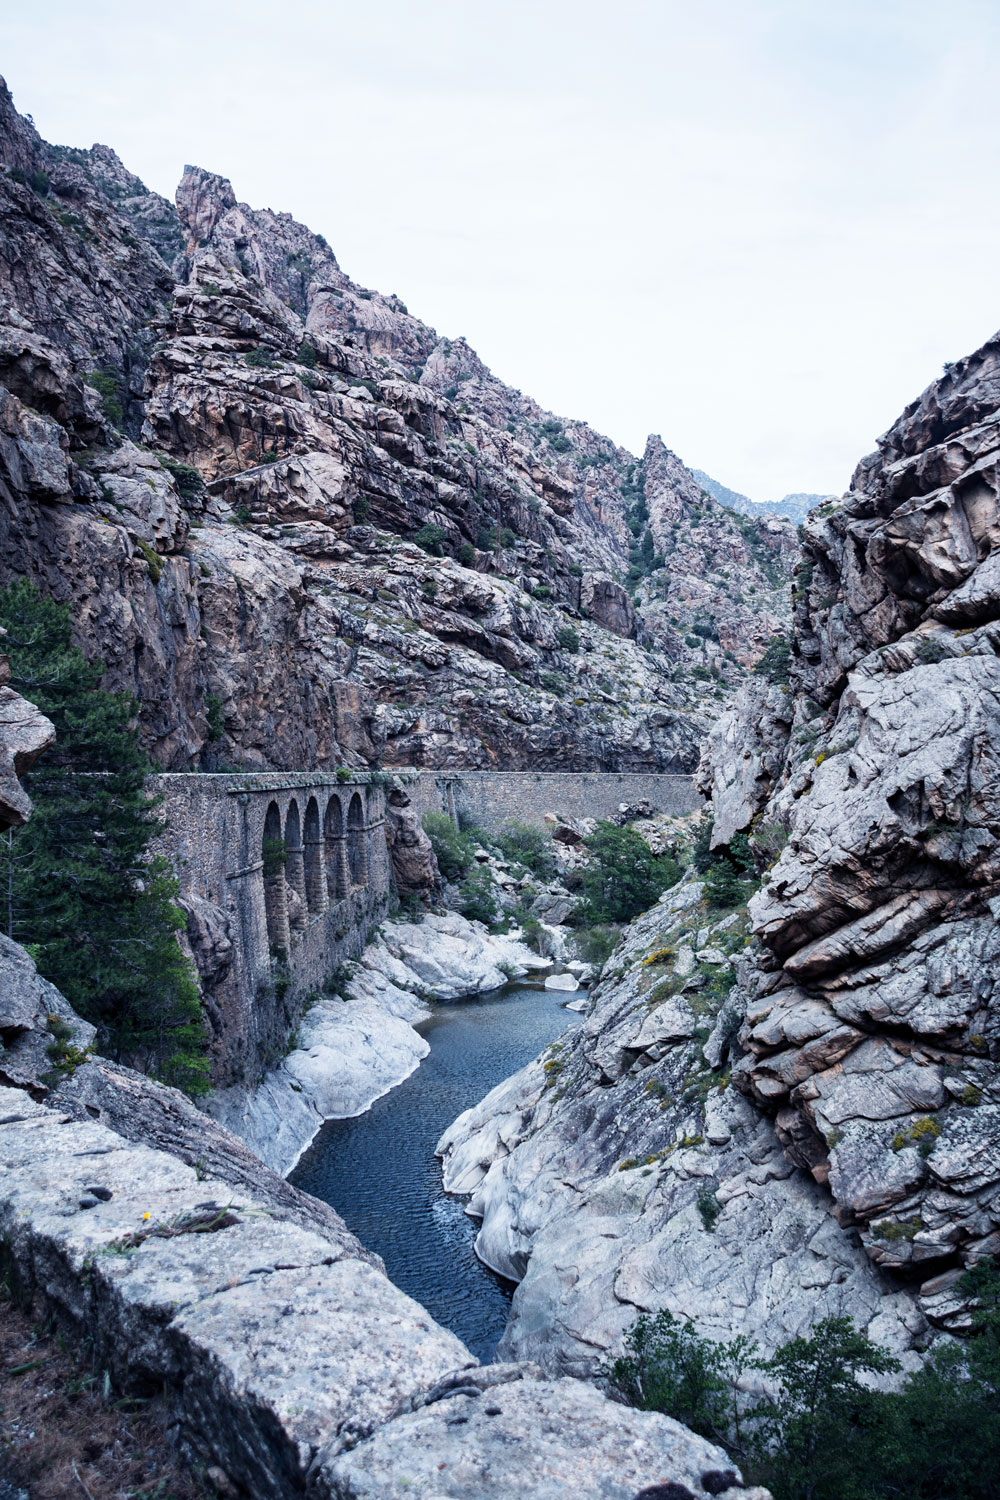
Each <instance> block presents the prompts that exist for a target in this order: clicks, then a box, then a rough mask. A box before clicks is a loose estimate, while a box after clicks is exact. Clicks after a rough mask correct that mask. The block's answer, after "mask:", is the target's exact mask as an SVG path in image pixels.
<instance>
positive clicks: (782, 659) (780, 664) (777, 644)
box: [753, 635, 792, 686]
mask: <svg viewBox="0 0 1000 1500" xmlns="http://www.w3.org/2000/svg"><path fill="white" fill-rule="evenodd" d="M791 662H792V643H791V641H789V640H786V638H785V637H784V636H781V635H773V636H772V637H771V639H770V640H769V641H768V643H767V646H766V647H765V648H764V654H763V656H762V657H761V658H760V661H758V662H757V663H756V665H755V666H754V669H753V670H754V673H755V674H756V676H758V677H766V678H767V680H768V682H773V683H777V684H779V685H781V686H787V685H788V683H789V682H790V681H791Z"/></svg>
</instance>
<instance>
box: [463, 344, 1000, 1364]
mask: <svg viewBox="0 0 1000 1500" xmlns="http://www.w3.org/2000/svg"><path fill="white" fill-rule="evenodd" d="M998 455H1000V338H994V339H991V340H990V341H988V342H987V343H986V344H985V345H984V346H983V348H981V349H979V350H977V351H976V352H975V353H974V354H972V355H970V356H969V357H968V358H966V359H964V360H961V361H959V362H958V363H957V364H955V365H953V366H950V367H949V368H948V369H947V370H946V371H945V373H944V375H943V376H942V377H941V378H940V379H939V380H937V381H935V382H934V384H933V385H931V386H930V387H929V388H928V389H927V390H926V391H925V392H924V394H923V395H922V396H921V397H920V398H919V399H918V400H916V401H915V402H914V403H913V404H912V405H911V406H909V407H908V408H907V410H906V411H905V412H904V413H903V415H902V417H901V418H900V419H899V421H898V422H897V423H895V424H894V426H893V427H892V428H890V430H889V431H888V432H887V433H886V434H885V436H884V437H883V438H882V439H881V440H880V442H879V447H878V451H877V453H875V454H873V455H871V456H870V457H868V458H866V459H865V460H863V462H862V463H861V464H860V466H859V468H858V470H857V472H856V474H855V476H854V480H853V488H852V490H851V491H850V493H849V494H847V495H846V496H845V497H844V498H843V499H842V500H837V501H828V502H825V503H824V504H823V505H821V506H820V507H819V508H818V509H816V510H814V511H813V512H812V513H811V514H810V516H809V518H808V520H807V522H806V523H805V528H804V548H803V560H802V563H801V565H800V567H799V569H798V572H797V575H796V584H795V632H794V636H793V638H792V640H791V642H790V643H789V647H788V649H787V651H786V653H784V655H783V654H782V653H780V652H779V653H775V654H774V656H773V658H772V661H771V664H770V666H769V669H768V672H767V674H766V675H763V676H759V677H756V678H754V679H753V680H752V682H751V683H750V684H749V685H748V686H747V688H745V689H744V692H743V695H742V697H741V699H740V701H738V703H737V704H736V705H735V706H734V707H733V708H731V709H730V710H729V711H727V712H726V713H724V714H723V715H722V717H721V718H720V720H719V722H718V724H717V725H716V727H715V728H714V730H713V732H712V735H711V739H710V743H709V747H708V753H707V755H706V761H705V766H704V768H703V775H702V786H703V789H704V790H706V791H709V792H711V795H712V798H713V805H714V812H715V828H714V840H715V846H716V850H717V855H716V857H717V859H719V860H720V861H721V860H723V859H724V857H725V854H724V851H725V846H726V845H727V844H728V843H729V841H730V840H731V839H732V838H733V835H734V834H735V833H736V832H738V831H745V832H747V833H748V834H749V836H750V844H751V848H752V850H753V852H754V857H755V860H756V864H757V872H758V878H759V880H760V889H759V890H758V891H757V893H756V894H755V895H753V898H752V899H751V900H750V901H749V905H748V906H747V905H746V896H747V895H748V894H749V891H748V888H747V886H746V885H744V886H743V891H744V901H743V902H742V903H740V902H739V899H738V896H736V895H734V894H733V892H732V890H729V891H728V893H726V892H723V893H721V894H720V893H719V892H718V890H717V888H713V886H712V884H711V882H709V883H706V882H705V881H704V880H702V879H699V878H697V877H696V876H695V875H694V873H693V872H690V873H689V874H688V876H687V877H686V878H685V880H684V881H683V882H682V883H681V884H680V885H679V886H678V887H676V888H675V889H674V890H673V891H672V892H669V893H667V895H665V896H664V897H663V898H662V899H661V901H660V902H659V903H658V904H657V906H655V907H654V908H653V909H652V910H651V911H649V912H647V913H646V914H645V915H643V916H642V917H640V918H639V919H638V920H637V921H636V922H635V923H633V924H632V926H631V927H630V928H628V929H627V930H626V933H625V935H624V938H623V941H622V944H621V945H620V947H619V948H618V950H617V951H616V952H615V953H614V954H613V955H612V957H611V958H610V959H609V960H608V962H607V964H606V965H605V967H604V970H603V972H602V974H601V978H600V982H599V984H597V985H596V986H595V988H594V989H593V991H592V998H591V1005H590V1008H589V1010H588V1013H587V1015H586V1018H585V1020H584V1022H583V1024H582V1025H581V1026H580V1028H579V1030H578V1031H577V1032H576V1033H575V1034H574V1035H572V1036H569V1037H567V1039H566V1040H565V1042H564V1044H562V1045H561V1046H557V1047H555V1048H552V1049H550V1050H549V1052H548V1053H547V1054H546V1055H545V1056H544V1057H543V1058H540V1059H538V1060H537V1062H536V1063H533V1064H532V1065H531V1066H530V1067H529V1068H527V1069H525V1070H524V1071H523V1073H521V1074H518V1075H517V1076H516V1077H515V1078H513V1079H511V1080H508V1081H507V1082H506V1083H505V1084H503V1085H501V1086H500V1087H499V1088H498V1089H496V1090H494V1091H493V1093H492V1094H491V1095H489V1096H488V1097H487V1099H486V1100H484V1101H482V1103H481V1104H480V1105H478V1106H476V1108H475V1109H473V1110H471V1111H469V1112H468V1113H467V1114H466V1115H465V1116H463V1117H462V1119H460V1120H459V1121H458V1122H456V1124H455V1125H454V1126H453V1127H452V1129H451V1130H450V1131H449V1132H448V1133H447V1134H446V1136H445V1137H444V1139H443V1140H442V1142H441V1145H440V1148H439V1149H440V1151H441V1154H442V1156H443V1158H444V1163H445V1182H446V1184H447V1185H448V1186H449V1187H451V1188H452V1189H453V1190H455V1191H459V1192H465V1193H469V1194H470V1195H471V1199H470V1211H471V1212H473V1213H475V1214H477V1215H479V1216H480V1217H481V1219H482V1228H481V1231H480V1234H479V1238H478V1241H477V1244H478V1247H479V1250H480V1253H481V1254H482V1256H483V1258H484V1259H485V1260H486V1261H487V1262H488V1263H489V1264H490V1265H493V1266H494V1267H495V1268H496V1269H498V1270H500V1271H502V1272H503V1273H504V1274H506V1275H512V1276H515V1277H518V1278H519V1279H520V1286H519V1288H518V1292H517V1294H516V1296H515V1299H514V1307H513V1314H512V1319H511V1323H510V1325H509V1328H508V1332H507V1335H506V1338H505V1342H504V1345H503V1347H504V1349H505V1350H506V1351H507V1353H516V1354H517V1356H518V1357H522V1358H523V1357H530V1358H539V1359H542V1360H544V1361H545V1362H546V1364H547V1366H548V1367H549V1368H552V1369H570V1370H573V1371H575V1372H585V1371H587V1370H592V1369H593V1368H594V1365H595V1362H596V1361H597V1360H598V1359H599V1358H600V1354H601V1351H603V1350H605V1349H609V1348H614V1347H615V1346H616V1344H617V1343H618V1341H619V1340H620V1338H621V1336H622V1333H623V1331H624V1329H625V1328H626V1327H627V1326H628V1324H629V1323H630V1322H631V1321H632V1319H633V1318H634V1317H635V1315H636V1313H637V1312H640V1311H653V1310H657V1309H659V1308H662V1307H666V1308H669V1309H671V1310H672V1311H674V1312H676V1313H678V1314H683V1315H686V1316H689V1317H692V1318H694V1320H695V1321H696V1323H697V1324H698V1325H699V1327H700V1328H701V1329H702V1330H704V1331H706V1332H708V1333H709V1334H711V1335H712V1336H714V1337H720V1338H729V1337H732V1336H733V1335H734V1334H736V1333H749V1334H751V1335H753V1336H755V1337H756V1338H757V1339H758V1340H759V1341H760V1342H761V1344H762V1345H763V1346H764V1347H765V1348H766V1349H773V1348H774V1347H775V1346H776V1345H777V1344H780V1343H781V1342H783V1341H784V1340H785V1339H787V1338H789V1337H790V1336H792V1335H795V1334H799V1333H804V1332H806V1331H807V1330H808V1329H809V1327H810V1326H811V1325H812V1324H814V1323H815V1322H816V1321H817V1320H818V1319H820V1318H822V1317H824V1316H827V1315H830V1314H838V1315H839V1314H850V1315H851V1316H852V1317H854V1318H855V1319H856V1321H857V1322H858V1323H859V1325H860V1326H861V1327H863V1328H864V1329H865V1330H866V1331H867V1333H868V1334H869V1336H870V1337H872V1338H873V1339H875V1340H876V1341H877V1342H879V1343H882V1344H884V1345H886V1346H888V1347H890V1348H892V1349H893V1350H894V1351H895V1352H896V1353H897V1354H898V1355H900V1357H901V1358H902V1359H903V1361H904V1365H906V1364H909V1366H910V1367H911V1368H912V1366H913V1364H914V1362H916V1361H918V1360H919V1357H920V1353H921V1351H922V1350H924V1349H925V1348H926V1347H927V1346H928V1344H929V1343H930V1342H931V1341H932V1340H933V1339H934V1338H935V1337H936V1336H937V1335H938V1334H939V1332H940V1331H941V1330H946V1331H948V1332H955V1333H961V1332H962V1331H964V1330H967V1329H968V1328H969V1327H970V1325H971V1322H972V1317H973V1314H972V1309H971V1307H970V1304H969V1302H968V1299H967V1297H966V1295H965V1294H964V1293H963V1292H962V1290H961V1287H960V1285H959V1282H960V1279H961V1276H962V1273H963V1271H964V1270H965V1269H966V1268H967V1267H970V1266H972V1265H974V1264H975V1263H976V1262H977V1261H979V1260H982V1259H984V1258H985V1257H989V1256H995V1255H996V1254H997V1253H998V1251H1000V1156H998V1151H997V1145H998V1142H1000V1081H998V1076H997V1063H998V1060H1000V1004H998V972H1000V970H998V958H1000V863H998V859H1000V809H998V803H997V789H998V787H1000V776H998V766H997V750H996V747H997V744H998V742H1000V719H998V715H1000V664H998V651H1000V568H998V558H1000V510H998V496H1000V469H998Z"/></svg>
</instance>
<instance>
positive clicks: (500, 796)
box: [396, 771, 705, 832]
mask: <svg viewBox="0 0 1000 1500" xmlns="http://www.w3.org/2000/svg"><path fill="white" fill-rule="evenodd" d="M396 774H397V775H398V776H400V778H401V779H405V780H406V783H407V785H406V790H407V792H408V793H409V796H410V799H411V801H412V803H413V805H414V807H415V808H416V809H417V811H418V812H419V813H420V814H421V815H422V814H423V813H425V812H448V813H450V814H451V815H452V816H453V817H455V816H457V817H459V818H463V819H467V820H468V821H470V822H473V823H476V824H477V825H478V826H479V827H481V828H486V829H488V830H490V831H491V832H496V831H498V830H499V829H500V828H501V827H502V826H503V824H504V823H510V822H517V823H533V824H537V825H539V826H541V825H543V824H544V822H545V819H546V817H547V816H549V817H559V818H569V819H577V818H611V817H613V816H614V814H615V813H616V812H617V811H618V809H619V807H620V806H621V805H622V803H628V804H633V803H636V802H644V801H645V802H650V803H652V805H653V807H654V808H656V809H657V811H659V812H665V813H674V814H677V815H681V814H684V813H692V812H698V811H699V810H700V809H701V808H702V807H703V806H704V805H705V802H704V798H703V797H702V796H701V794H700V793H699V792H697V791H696V790H695V786H694V778H693V777H691V776H681V775H677V776H673V775H667V774H665V773H656V772H645V771H414V772H411V773H405V772H404V773H399V772H397V773H396Z"/></svg>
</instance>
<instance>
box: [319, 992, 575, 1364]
mask: <svg viewBox="0 0 1000 1500" xmlns="http://www.w3.org/2000/svg"><path fill="white" fill-rule="evenodd" d="M566 999H567V996H566V994H565V993H561V992H559V991H558V990H544V989H539V988H535V987H533V986H530V985H524V984H509V985H505V986H504V988H503V989H500V990H494V991H492V992H491V993H490V994H487V995H480V996H476V997H474V998H470V999H467V1000H454V1001H450V1002H448V1003H439V1004H436V1005H435V1006H434V1014H433V1016H432V1017H431V1019H430V1020H429V1021H426V1022H424V1024H423V1025H422V1026H421V1027H420V1028H419V1030H420V1031H422V1032H423V1034H424V1036H425V1037H426V1038H427V1040H428V1042H429V1043H430V1049H431V1050H430V1052H429V1054H428V1055H427V1057H425V1058H424V1060H423V1062H422V1063H421V1064H420V1066H419V1067H418V1068H417V1070H416V1072H414V1073H412V1074H411V1075H410V1077H409V1078H408V1079H406V1081H405V1082H404V1083H402V1084H400V1085H399V1087H398V1088H395V1089H392V1090H391V1091H390V1092H389V1093H388V1094H386V1095H384V1096H383V1098H381V1099H378V1100H376V1102H375V1103H374V1104H373V1105H372V1107H371V1109H370V1110H368V1111H367V1113H366V1114H363V1115H359V1116H358V1117H357V1118H356V1119H353V1120H329V1121H327V1123H326V1124H325V1125H324V1126H323V1128H322V1129H321V1131H320V1133H319V1135H318V1136H317V1137H316V1139H315V1140H314V1142H313V1144H312V1145H311V1147H310V1148H309V1150H308V1151H307V1152H306V1153H305V1155H304V1156H303V1157H302V1159H301V1161H300V1162H299V1164H298V1166H297V1167H296V1168H295V1170H294V1172H293V1173H292V1175H291V1181H292V1182H294V1183H295V1185H296V1187H300V1188H303V1189H304V1190H305V1191H306V1192H307V1193H312V1194H313V1196H314V1197H316V1198H321V1199H323V1201H324V1202H325V1203H329V1204H330V1205H331V1206H332V1207H333V1208H335V1209H336V1210H337V1212H338V1213H339V1214H340V1215H341V1216H342V1217H343V1219H344V1220H345V1222H346V1223H347V1225H348V1227H349V1228H351V1229H352V1230H353V1231H354V1233H355V1234H356V1235H357V1236H358V1238H359V1239H360V1240H361V1242H362V1244H364V1245H366V1246H367V1247H368V1249H370V1250H375V1251H377V1253H378V1254H379V1255H381V1257H382V1259H383V1260H384V1261H385V1267H386V1270H387V1271H388V1273H389V1275H390V1277H391V1278H392V1280H393V1281H394V1282H395V1284H396V1286H398V1287H399V1288H400V1289H401V1290H402V1291H404V1292H407V1293H409V1295H410V1296H411V1297H415V1298H416V1300H417V1301H418V1302H420V1303H421V1304H422V1305H423V1306H424V1307H426V1309H427V1311H428V1312H429V1313H430V1314H431V1315H432V1316H433V1317H434V1318H435V1319H436V1320H437V1321H438V1322H439V1323H442V1324H443V1325H444V1326H445V1327H446V1328H450V1329H451V1330H452V1331H453V1332H454V1333H457V1334H458V1336H459V1338H460V1339H462V1340H463V1341H464V1342H465V1343H466V1344H467V1345H468V1346H469V1348H470V1349H471V1350H472V1352H473V1354H475V1355H477V1356H478V1358H479V1359H481V1360H484V1361H488V1360H490V1359H492V1358H493V1351H494V1349H495V1348H496V1345H497V1341H498V1340H499V1338H500V1335H501V1334H502V1333H503V1330H504V1325H505V1324H506V1321H507V1317H508V1314H509V1312H510V1299H511V1296H512V1294H513V1290H514V1288H513V1284H512V1283H511V1282H508V1281H505V1280H504V1279H503V1278H502V1277H500V1276H497V1275H495V1274H494V1273H493V1272H492V1271H490V1270H488V1269H487V1268H486V1267H485V1266H484V1265H482V1263H481V1262H480V1261H479V1260H477V1259H476V1256H475V1253H474V1251H473V1248H472V1245H473V1241H474V1239H475V1237H476V1231H477V1229H478V1224H477V1222H476V1221H475V1220H474V1219H470V1218H469V1216H468V1215H467V1214H466V1213H465V1204H466V1203H467V1201H468V1200H467V1199H466V1198H455V1197H452V1196H451V1195H449V1194H448V1193H446V1192H445V1191H444V1189H443V1188H442V1186H441V1164H440V1162H439V1161H438V1160H437V1159H436V1157H435V1155H434V1147H435V1146H436V1145H437V1143H438V1140H439V1139H440V1137H441V1136H442V1135H443V1133H444V1131H445V1130H446V1129H447V1127H448V1126H449V1125H450V1124H451V1122H452V1120H454V1119H455V1117H456V1116H457V1115H460V1114H461V1113H462V1111H463V1110H464V1109H468V1108H469V1107H470V1105H473V1104H476V1103H477V1102H478V1101H479V1100H480V1099H481V1098H482V1097H483V1095H484V1094H487V1093H489V1091H490V1089H491V1088H493V1087H494V1086H495V1085H496V1084H498V1083H500V1082H501V1080H502V1079H504V1078H507V1077H509V1076H510V1074H511V1073H516V1072H517V1070H518V1069H519V1068H522V1067H523V1066H524V1064H525V1063H527V1062H530V1060H531V1059H532V1058H533V1057H536V1056H537V1055H538V1053H539V1052H541V1051H542V1049H543V1048H544V1047H546V1046H547V1045H548V1043H549V1042H551V1041H554V1040H555V1038H556V1037H557V1036H559V1035H560V1034H561V1033H562V1032H563V1031H565V1030H566V1028H567V1026H570V1025H574V1024H576V1023H577V1020H578V1018H577V1016H576V1015H575V1014H574V1013H573V1012H572V1011H567V1010H566V1008H565V1002H566Z"/></svg>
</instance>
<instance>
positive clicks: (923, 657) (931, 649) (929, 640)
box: [916, 635, 948, 665]
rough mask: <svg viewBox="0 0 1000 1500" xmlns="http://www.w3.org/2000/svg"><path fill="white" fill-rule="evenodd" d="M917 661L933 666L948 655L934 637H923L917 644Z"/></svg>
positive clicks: (939, 641)
mask: <svg viewBox="0 0 1000 1500" xmlns="http://www.w3.org/2000/svg"><path fill="white" fill-rule="evenodd" d="M916 655H917V661H919V662H923V663H925V664H929V665H933V664H934V663H935V662H938V661H943V660H944V658H945V657H946V656H947V655H948V650H947V647H946V646H945V644H944V642H943V641H942V640H939V639H938V637H937V636H935V635H925V636H923V637H922V639H921V640H920V641H919V642H918V644H917V652H916Z"/></svg>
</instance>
